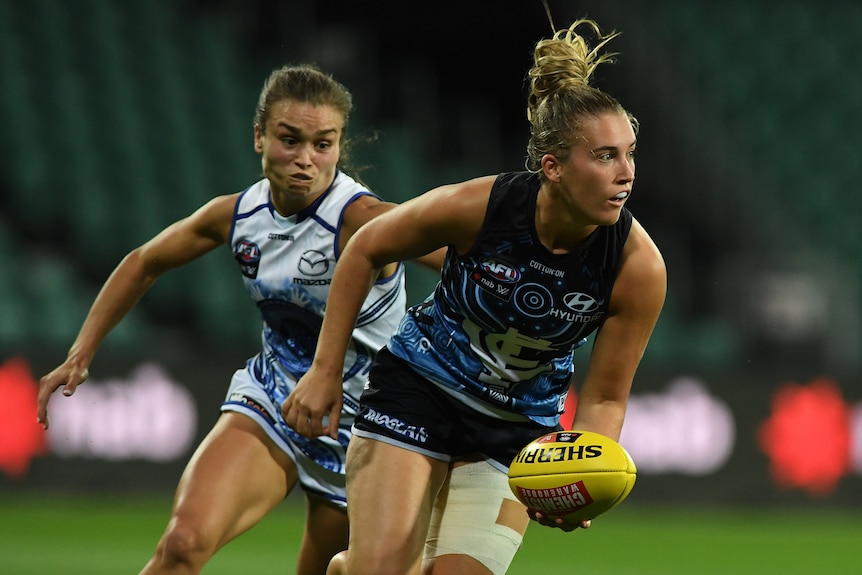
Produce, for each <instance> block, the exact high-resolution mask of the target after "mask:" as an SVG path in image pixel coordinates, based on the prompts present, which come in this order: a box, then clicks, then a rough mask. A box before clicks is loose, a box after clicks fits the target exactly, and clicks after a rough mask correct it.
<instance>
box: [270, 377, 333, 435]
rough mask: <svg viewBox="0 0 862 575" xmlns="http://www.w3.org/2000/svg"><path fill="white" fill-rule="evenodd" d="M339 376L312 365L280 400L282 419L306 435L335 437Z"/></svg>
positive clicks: (296, 430)
mask: <svg viewBox="0 0 862 575" xmlns="http://www.w3.org/2000/svg"><path fill="white" fill-rule="evenodd" d="M342 393H343V391H342V388H341V378H340V377H338V376H334V377H332V378H329V377H327V376H326V375H323V374H321V373H320V372H319V370H316V369H315V367H314V364H312V366H311V369H309V370H308V372H307V373H306V374H305V375H304V376H302V377H301V378H300V379H299V381H297V382H296V387H295V388H294V389H293V391H292V392H290V395H288V396H287V399H285V400H284V403H282V404H281V415H282V417H284V421H285V423H287V425H289V426H290V428H291V429H293V430H294V431H295V432H297V433H298V434H300V435H304V436H305V437H310V438H315V437H320V436H321V435H329V436H330V437H332V438H333V439H338V423H339V421H340V420H341V407H342V405H343V403H344V397H343V395H342Z"/></svg>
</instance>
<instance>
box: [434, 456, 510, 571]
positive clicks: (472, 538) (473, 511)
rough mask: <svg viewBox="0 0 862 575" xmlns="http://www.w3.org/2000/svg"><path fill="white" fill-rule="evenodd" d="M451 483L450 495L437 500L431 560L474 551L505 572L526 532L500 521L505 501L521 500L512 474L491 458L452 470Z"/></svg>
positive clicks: (493, 568)
mask: <svg viewBox="0 0 862 575" xmlns="http://www.w3.org/2000/svg"><path fill="white" fill-rule="evenodd" d="M447 487H448V497H447V498H446V497H444V498H440V497H438V498H437V501H435V503H434V510H433V512H432V514H431V526H430V529H429V531H428V539H427V541H426V544H425V556H426V558H431V557H439V556H441V555H450V554H458V555H469V556H470V557H473V558H474V559H476V560H477V561H479V562H480V563H482V564H483V565H485V566H486V567H487V568H488V569H490V570H491V572H492V573H494V575H503V574H504V573H506V570H507V569H508V568H509V565H510V564H511V562H512V559H513V558H514V557H515V553H516V552H517V551H518V548H519V547H520V546H521V541H522V540H523V535H522V534H521V533H518V532H517V531H516V530H514V529H512V528H511V527H507V526H505V525H500V524H499V523H497V516H498V514H499V512H500V506H501V505H502V504H503V500H504V499H511V500H513V501H515V500H516V499H515V496H514V495H513V494H512V490H511V489H510V488H509V481H508V478H507V476H506V474H505V473H502V472H501V471H500V470H498V469H495V468H494V467H492V466H491V465H490V464H489V463H488V462H487V461H478V462H474V463H467V464H465V465H459V466H457V467H455V468H453V469H452V471H451V473H450V474H449V478H448V479H447V482H446V483H445V484H444V485H443V489H446V488H447ZM442 491H443V490H441V492H442Z"/></svg>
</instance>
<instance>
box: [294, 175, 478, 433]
mask: <svg viewBox="0 0 862 575" xmlns="http://www.w3.org/2000/svg"><path fill="white" fill-rule="evenodd" d="M493 180H494V178H493V177H488V178H479V179H476V180H470V181H468V182H464V183H461V184H452V185H447V186H442V187H440V188H435V189H434V190H431V191H429V192H427V193H425V194H422V195H421V196H418V197H416V198H413V199H411V200H408V201H407V202H405V203H403V204H401V205H398V206H396V207H393V208H390V209H388V210H387V211H386V213H383V214H380V215H378V216H377V217H375V218H374V219H373V220H371V221H369V222H368V223H367V224H365V225H364V226H362V227H361V228H359V230H358V231H357V232H356V233H355V234H354V235H353V237H352V238H351V239H350V241H349V242H348V243H347V245H346V247H345V249H344V252H343V253H342V254H341V258H340V259H339V260H338V265H337V266H335V274H334V275H333V278H332V287H331V288H330V290H329V296H328V298H327V304H326V313H325V314H324V318H323V325H322V327H321V332H320V335H319V337H318V340H317V349H316V351H315V355H314V361H313V363H312V366H311V369H310V370H309V372H308V373H307V374H306V375H305V376H303V377H302V378H301V379H300V380H299V381H298V382H297V385H296V388H295V389H294V391H293V392H292V393H291V394H290V395H289V396H288V397H287V400H286V401H285V402H284V404H283V405H282V415H284V419H285V421H286V422H287V424H288V425H290V426H291V427H292V428H293V429H294V430H295V431H296V432H297V433H300V434H302V435H305V436H308V437H317V436H319V435H324V434H330V435H332V436H333V437H335V436H336V434H337V432H338V421H339V419H340V412H341V401H342V398H341V376H342V372H343V370H344V356H345V353H346V351H347V346H348V343H349V341H350V335H351V333H352V331H353V326H354V325H355V323H356V318H357V316H358V314H359V310H360V308H361V306H362V302H363V301H364V300H365V298H366V297H367V296H368V292H369V290H370V289H371V286H372V285H373V283H374V281H375V279H376V278H377V277H378V273H379V271H380V270H381V269H383V268H384V267H385V266H387V265H388V264H391V263H393V262H398V261H404V260H411V259H416V258H418V257H420V256H422V255H425V254H429V253H432V252H434V251H435V250H438V249H440V248H442V247H445V246H448V245H452V246H454V247H455V248H456V249H458V250H459V251H467V250H468V249H469V248H470V247H471V246H472V244H473V242H474V241H475V238H476V236H477V234H478V232H479V228H480V227H481V225H482V221H483V219H484V215H485V210H486V208H487V204H488V195H489V193H490V189H491V184H492V183H493ZM325 417H328V422H326V425H324V418H325Z"/></svg>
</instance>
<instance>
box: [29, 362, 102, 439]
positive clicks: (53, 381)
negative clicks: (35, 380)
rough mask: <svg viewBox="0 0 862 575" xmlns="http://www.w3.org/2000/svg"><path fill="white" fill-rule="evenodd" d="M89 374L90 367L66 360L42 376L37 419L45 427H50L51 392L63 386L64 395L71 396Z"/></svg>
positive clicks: (37, 400)
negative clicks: (49, 406)
mask: <svg viewBox="0 0 862 575" xmlns="http://www.w3.org/2000/svg"><path fill="white" fill-rule="evenodd" d="M89 376H90V370H89V369H88V368H86V367H81V366H79V365H76V364H72V363H71V362H69V361H66V362H64V363H63V364H61V365H60V366H59V367H57V368H56V369H54V370H53V371H52V372H51V373H49V374H47V375H45V376H44V377H42V379H40V380H39V395H38V397H37V399H36V421H37V422H39V423H41V424H42V427H43V428H44V429H48V425H49V421H48V400H49V399H51V394H53V393H54V392H55V391H57V389H59V388H60V387H62V388H63V395H65V396H66V397H69V396H70V395H72V394H73V393H75V389H77V388H78V386H79V385H81V384H82V383H84V382H85V381H87V378H88V377H89Z"/></svg>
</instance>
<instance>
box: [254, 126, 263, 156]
mask: <svg viewBox="0 0 862 575" xmlns="http://www.w3.org/2000/svg"><path fill="white" fill-rule="evenodd" d="M254 151H255V152H257V153H258V154H262V153H263V130H261V129H260V124H255V125H254Z"/></svg>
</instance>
